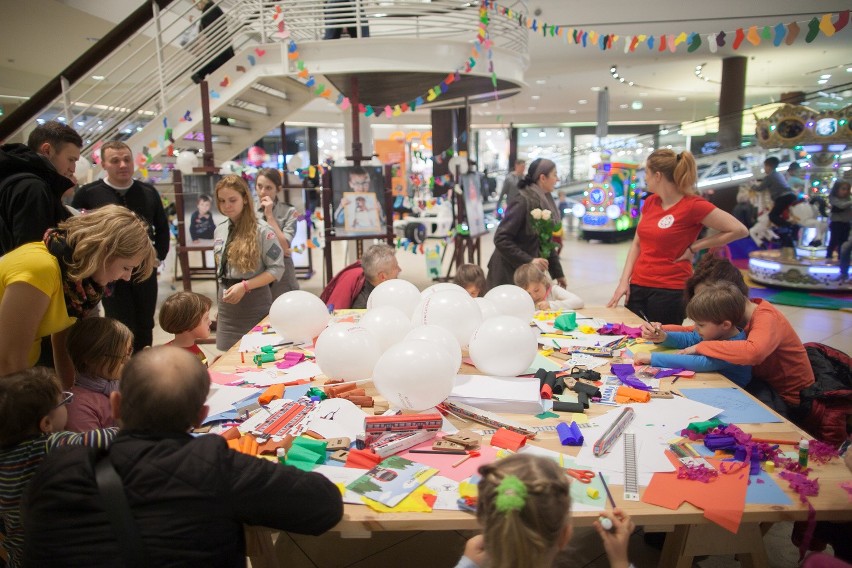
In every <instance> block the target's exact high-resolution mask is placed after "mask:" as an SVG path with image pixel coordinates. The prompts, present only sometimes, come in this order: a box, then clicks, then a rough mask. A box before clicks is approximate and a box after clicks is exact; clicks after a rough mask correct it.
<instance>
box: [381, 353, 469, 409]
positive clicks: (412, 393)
mask: <svg viewBox="0 0 852 568" xmlns="http://www.w3.org/2000/svg"><path fill="white" fill-rule="evenodd" d="M455 375H456V372H455V370H454V369H453V366H452V363H451V361H450V355H449V354H448V353H447V351H446V349H444V348H443V347H441V346H440V345H439V344H438V343H436V342H434V341H426V340H425V339H406V340H405V341H401V342H400V343H397V344H396V345H393V346H392V347H391V348H390V349H388V350H387V351H385V352H384V353H383V354H382V356H381V357H380V358H379V361H378V363H376V368H375V370H374V371H373V384H374V385H375V387H376V390H378V391H379V394H381V395H382V396H383V397H385V398H386V399H387V401H388V402H389V403H390V404H391V405H393V406H395V407H397V408H401V409H404V410H426V409H428V408H432V407H433V406H435V405H436V404H439V403H441V402H443V401H444V400H445V399H446V398H447V397H448V396H449V395H450V392H451V391H452V390H453V379H454V378H455Z"/></svg>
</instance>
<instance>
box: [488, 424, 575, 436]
mask: <svg viewBox="0 0 852 568" xmlns="http://www.w3.org/2000/svg"><path fill="white" fill-rule="evenodd" d="M578 426H580V427H581V428H582V427H583V426H582V425H578ZM524 428H526V429H528V430H532V431H533V432H556V426H524ZM496 431H497V430H495V429H494V428H489V429H487V430H474V432H476V433H477V434H482V435H483V436H490V435H491V434H493V433H494V432H496Z"/></svg>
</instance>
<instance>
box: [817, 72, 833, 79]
mask: <svg viewBox="0 0 852 568" xmlns="http://www.w3.org/2000/svg"><path fill="white" fill-rule="evenodd" d="M819 78H820V79H831V74H829V73H826V74H825V75H820V76H819Z"/></svg>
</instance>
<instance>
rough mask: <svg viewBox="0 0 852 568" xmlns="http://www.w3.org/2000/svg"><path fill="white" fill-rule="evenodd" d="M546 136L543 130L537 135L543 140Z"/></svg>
mask: <svg viewBox="0 0 852 568" xmlns="http://www.w3.org/2000/svg"><path fill="white" fill-rule="evenodd" d="M545 136H547V133H546V132H545V131H544V128H542V129H541V132H539V133H538V137H539V138H544V137H545Z"/></svg>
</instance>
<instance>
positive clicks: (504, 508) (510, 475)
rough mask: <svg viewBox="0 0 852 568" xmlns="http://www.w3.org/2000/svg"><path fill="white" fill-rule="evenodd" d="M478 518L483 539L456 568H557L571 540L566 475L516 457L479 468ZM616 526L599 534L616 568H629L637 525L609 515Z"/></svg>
mask: <svg viewBox="0 0 852 568" xmlns="http://www.w3.org/2000/svg"><path fill="white" fill-rule="evenodd" d="M479 474H480V475H481V476H482V479H481V480H480V481H479V486H478V488H479V500H478V503H477V507H476V518H477V520H478V521H479V523H480V524H481V525H482V530H483V534H481V535H477V536H475V537H473V538H471V539H470V540H468V541H467V544H466V545H465V548H464V556H463V557H462V558H461V560H459V563H458V564H457V565H456V568H478V567H480V566H488V567H489V568H538V567H541V566H551V565H552V564H553V560H554V559H555V558H556V555H557V554H558V553H559V551H560V550H562V549H563V548H565V546H566V545H567V544H568V541H569V540H571V492H570V482H569V481H568V476H567V475H565V471H564V470H563V469H562V468H560V467H559V465H558V464H557V463H556V462H554V461H552V460H549V459H547V458H543V457H540V456H532V455H528V454H515V455H513V456H509V457H507V458H505V459H502V460H500V461H497V462H494V463H490V464H487V465H483V466H482V467H480V468H479ZM601 517H605V518H607V519H609V520H610V522H612V529H610V530H608V531H607V530H604V528H603V527H602V526H601V523H600V521H595V529H596V530H597V531H598V534H599V535H600V537H601V540H603V545H604V549H605V550H606V554H607V557H609V565H610V566H611V567H612V568H627V567H628V566H629V565H630V562H629V561H628V560H627V545H628V541H629V539H630V535H631V534H632V533H633V529H634V525H633V521H631V520H630V517H629V516H628V515H627V514H626V513H624V512H623V511H621V510H620V509H614V510H613V511H612V512H609V511H604V512H602V513H601Z"/></svg>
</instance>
